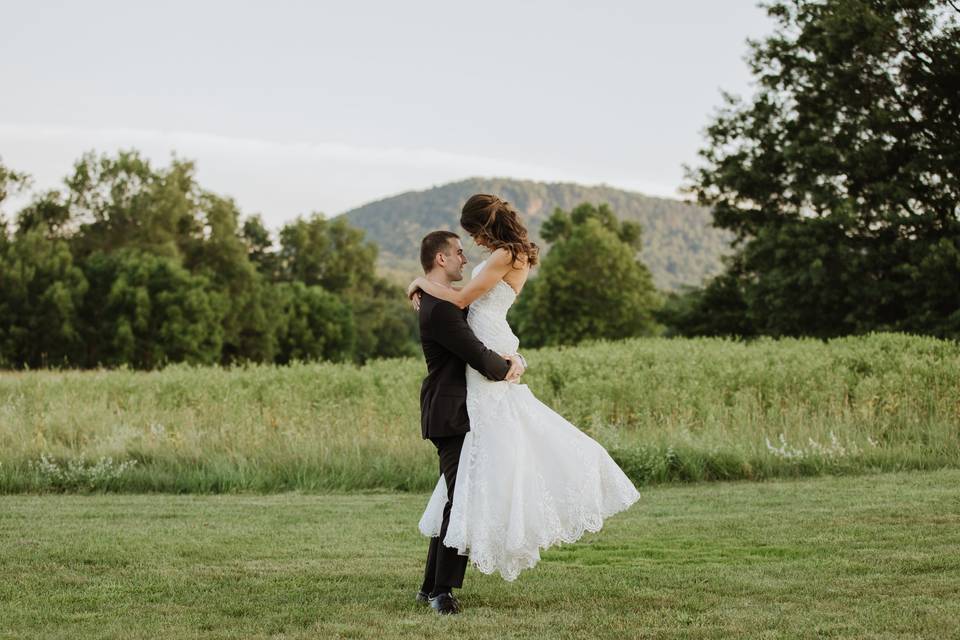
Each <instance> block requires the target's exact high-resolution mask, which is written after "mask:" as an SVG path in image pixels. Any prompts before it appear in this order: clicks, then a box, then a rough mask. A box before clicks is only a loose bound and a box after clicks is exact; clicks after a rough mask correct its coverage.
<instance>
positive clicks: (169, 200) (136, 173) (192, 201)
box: [66, 151, 203, 259]
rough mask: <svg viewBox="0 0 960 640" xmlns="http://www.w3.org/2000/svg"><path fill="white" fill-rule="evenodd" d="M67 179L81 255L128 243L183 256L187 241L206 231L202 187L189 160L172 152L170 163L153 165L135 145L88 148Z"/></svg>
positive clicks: (76, 243) (76, 244)
mask: <svg viewBox="0 0 960 640" xmlns="http://www.w3.org/2000/svg"><path fill="white" fill-rule="evenodd" d="M66 185H67V193H66V199H67V204H68V207H69V210H70V214H71V217H72V218H73V219H74V220H75V223H74V224H75V225H76V226H77V227H78V231H77V233H76V234H75V237H74V254H75V255H76V256H77V257H78V258H81V259H82V258H84V257H86V256H88V255H91V254H92V253H94V252H96V251H103V252H105V253H109V252H111V251H115V250H119V249H130V248H135V249H141V250H143V251H147V252H149V253H152V254H154V255H162V256H168V257H179V256H181V255H182V253H183V252H184V248H185V245H189V243H190V241H191V240H193V241H196V239H197V238H199V237H202V232H203V229H202V227H201V224H200V221H199V220H198V216H197V211H198V209H199V198H200V189H199V187H198V186H197V184H196V180H195V178H194V166H193V163H191V162H184V161H180V160H177V159H176V158H174V160H173V161H172V162H171V165H170V167H169V168H168V169H165V170H155V169H154V168H153V167H152V166H151V164H150V162H149V161H148V160H146V159H145V158H143V157H141V156H140V154H139V153H138V152H136V151H121V152H119V153H118V154H117V156H116V157H115V158H112V157H110V156H107V155H101V156H96V155H94V154H93V153H87V154H84V156H83V157H82V158H81V159H80V160H79V161H78V162H77V163H76V164H75V165H74V172H73V175H71V176H70V177H68V178H67V180H66Z"/></svg>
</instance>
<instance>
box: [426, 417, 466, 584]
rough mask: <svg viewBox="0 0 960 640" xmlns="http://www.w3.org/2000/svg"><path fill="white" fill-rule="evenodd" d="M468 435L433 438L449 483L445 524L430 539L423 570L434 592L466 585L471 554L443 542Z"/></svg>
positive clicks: (441, 469) (444, 513)
mask: <svg viewBox="0 0 960 640" xmlns="http://www.w3.org/2000/svg"><path fill="white" fill-rule="evenodd" d="M464 435H465V434H461V435H457V436H449V437H445V438H430V441H431V442H433V444H434V445H435V446H436V447H437V455H438V456H440V473H442V474H443V478H444V480H446V482H447V496H448V497H449V499H448V500H447V504H446V506H445V507H444V508H443V523H442V524H441V526H440V535H439V536H438V537H435V538H430V549H429V550H428V551H427V566H426V569H425V570H424V572H423V586H422V587H421V589H423V590H424V591H426V592H427V593H430V592H432V591H433V590H434V588H435V587H439V586H443V587H456V588H458V589H459V588H460V587H462V586H463V575H464V574H465V573H466V571H467V556H461V555H459V554H457V550H456V549H451V548H449V547H446V546H444V545H443V544H442V543H441V542H440V541H441V540H443V538H444V536H446V535H447V525H448V524H449V522H450V508H451V507H452V506H453V490H454V487H455V486H456V484H457V467H458V466H459V464H460V450H461V449H462V448H463V438H464Z"/></svg>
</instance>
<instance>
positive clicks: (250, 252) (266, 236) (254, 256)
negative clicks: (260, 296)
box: [241, 215, 280, 282]
mask: <svg viewBox="0 0 960 640" xmlns="http://www.w3.org/2000/svg"><path fill="white" fill-rule="evenodd" d="M241 236H242V237H243V242H244V244H245V245H246V247H247V256H248V258H249V259H250V262H252V263H253V264H254V265H255V266H256V268H257V271H258V272H259V273H260V274H261V275H262V276H263V277H264V278H265V279H266V280H267V281H269V282H273V281H275V280H277V279H279V275H280V274H279V270H280V261H279V256H278V255H277V253H276V251H274V246H273V238H272V237H271V236H270V230H269V229H267V227H266V225H264V224H263V218H261V217H260V216H259V215H256V216H249V217H248V218H247V219H246V220H244V222H243V227H242V230H241Z"/></svg>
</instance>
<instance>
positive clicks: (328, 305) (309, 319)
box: [276, 282, 355, 364]
mask: <svg viewBox="0 0 960 640" xmlns="http://www.w3.org/2000/svg"><path fill="white" fill-rule="evenodd" d="M276 287H277V291H278V292H279V305H280V307H279V309H280V314H281V318H282V320H281V322H280V323H279V329H278V343H279V350H278V353H277V363H279V364H287V363H289V362H291V361H293V360H302V361H307V360H334V361H342V360H347V359H349V358H350V357H351V356H352V355H353V349H354V340H355V331H354V326H353V314H352V313H351V311H350V308H349V307H348V306H347V305H346V304H344V303H343V302H342V301H341V300H340V298H338V297H337V296H335V295H333V294H332V293H330V292H329V291H326V290H324V289H323V287H319V286H316V285H312V286H309V285H306V284H304V283H302V282H283V283H280V284H278V285H276Z"/></svg>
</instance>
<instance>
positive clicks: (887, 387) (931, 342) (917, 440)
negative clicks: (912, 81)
mask: <svg viewBox="0 0 960 640" xmlns="http://www.w3.org/2000/svg"><path fill="white" fill-rule="evenodd" d="M526 355H527V359H528V361H529V362H530V370H529V371H528V373H527V374H526V376H525V377H524V381H523V382H524V383H526V384H528V385H529V386H530V387H531V389H532V390H533V392H534V393H535V394H536V395H537V396H538V397H539V398H540V399H541V400H542V401H543V402H545V403H547V404H548V405H550V406H551V407H553V408H554V409H555V410H557V411H558V412H559V413H561V414H562V415H564V416H565V417H566V418H567V419H569V420H570V421H571V422H573V423H574V424H576V425H577V426H578V427H580V428H581V429H583V430H584V431H585V432H587V433H588V434H589V435H591V436H592V437H594V438H595V439H596V440H598V441H599V442H601V443H602V444H603V445H604V446H606V447H607V448H608V450H609V451H610V452H611V454H612V455H613V456H614V458H616V459H617V461H618V462H619V463H620V465H621V466H622V467H623V468H624V470H625V471H626V472H627V473H628V474H629V475H630V476H631V477H632V478H633V479H634V480H635V481H636V482H638V483H647V482H663V481H672V480H703V479H751V478H765V477H772V476H790V475H814V474H821V473H861V472H870V471H875V470H899V469H932V468H940V467H960V345H958V344H957V343H956V342H950V341H942V340H937V339H933V338H927V337H917V336H906V335H900V334H873V335H869V336H861V337H851V338H843V339H837V340H832V341H829V342H826V343H824V342H821V341H817V340H795V339H785V340H769V339H764V340H758V341H754V342H751V343H738V342H733V341H729V340H723V339H695V340H666V339H638V340H627V341H621V342H601V343H595V344H590V345H585V346H579V347H572V348H553V349H542V350H538V351H530V352H529V353H527V354H526ZM424 373H425V367H424V364H423V362H422V361H420V360H417V359H405V360H387V361H376V362H372V363H370V364H368V365H366V366H364V367H356V366H353V365H336V364H295V365H291V366H286V367H275V366H250V367H239V368H231V369H223V368H194V367H189V366H174V367H169V368H167V369H165V370H163V371H158V372H149V373H144V372H134V371H128V370H114V371H88V372H72V371H69V372H67V371H65V372H60V371H34V372H24V373H9V372H7V373H2V374H0V492H5V493H11V492H22V491H45V490H55V491H74V490H81V491H85V490H107V491H164V492H224V491H280V490H288V489H301V490H307V491H310V490H366V489H396V490H425V489H428V488H430V487H432V486H433V484H434V483H435V482H436V478H437V474H438V470H437V462H436V455H435V453H434V449H433V447H432V445H430V444H429V443H426V442H424V441H422V440H421V439H420V427H419V405H418V401H419V385H420V381H421V379H422V377H423V375H424Z"/></svg>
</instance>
